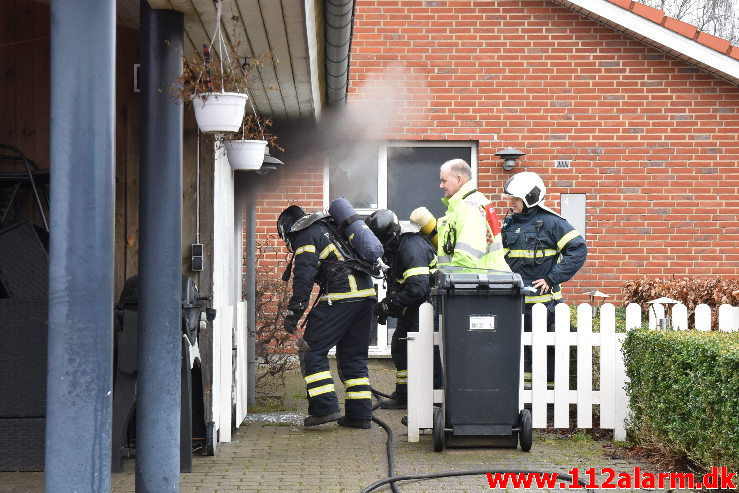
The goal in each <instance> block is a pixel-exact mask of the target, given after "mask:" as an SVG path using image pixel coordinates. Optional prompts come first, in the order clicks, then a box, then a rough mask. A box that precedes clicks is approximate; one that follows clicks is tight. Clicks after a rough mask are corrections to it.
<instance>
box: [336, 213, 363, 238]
mask: <svg viewBox="0 0 739 493" xmlns="http://www.w3.org/2000/svg"><path fill="white" fill-rule="evenodd" d="M356 221H362V216H360V215H359V214H352V215H351V216H349V217H347V218H346V219H344V221H343V222H342V223H341V224H339V233H341V234H342V236H343V235H344V230H346V228H348V227H349V226H350V225H351V224H353V223H354V222H356Z"/></svg>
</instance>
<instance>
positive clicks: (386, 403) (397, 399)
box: [380, 393, 408, 409]
mask: <svg viewBox="0 0 739 493" xmlns="http://www.w3.org/2000/svg"><path fill="white" fill-rule="evenodd" d="M406 407H408V399H406V398H403V397H401V396H399V395H398V394H397V393H393V395H391V396H390V399H383V400H382V401H380V408H382V409H405V408H406Z"/></svg>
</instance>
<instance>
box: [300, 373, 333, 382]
mask: <svg viewBox="0 0 739 493" xmlns="http://www.w3.org/2000/svg"><path fill="white" fill-rule="evenodd" d="M327 378H331V372H330V371H319V372H318V373H312V374H310V375H306V376H305V383H313V382H317V381H318V380H325V379H327Z"/></svg>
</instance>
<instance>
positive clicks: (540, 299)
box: [524, 291, 562, 303]
mask: <svg viewBox="0 0 739 493" xmlns="http://www.w3.org/2000/svg"><path fill="white" fill-rule="evenodd" d="M561 299H562V291H557V292H556V293H547V294H540V295H537V296H526V297H524V301H525V302H526V303H546V302H548V301H552V300H561Z"/></svg>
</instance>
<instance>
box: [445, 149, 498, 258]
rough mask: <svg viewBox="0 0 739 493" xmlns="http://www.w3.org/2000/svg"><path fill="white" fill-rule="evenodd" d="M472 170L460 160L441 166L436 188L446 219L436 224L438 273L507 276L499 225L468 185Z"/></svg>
mask: <svg viewBox="0 0 739 493" xmlns="http://www.w3.org/2000/svg"><path fill="white" fill-rule="evenodd" d="M471 180H472V169H471V168H470V165H469V164H467V162H466V161H464V160H462V159H452V160H451V161H447V162H445V163H444V164H443V165H441V169H440V173H439V181H440V183H439V188H441V189H442V190H444V198H443V199H441V201H442V202H443V203H444V205H446V206H447V211H446V215H444V217H442V218H440V219H439V220H438V221H437V223H436V228H437V231H438V256H439V263H438V267H439V269H443V270H445V271H461V272H477V271H479V270H481V269H486V270H497V271H503V272H510V271H511V269H510V268H509V267H508V264H507V263H506V261H505V258H504V257H503V243H502V240H501V233H500V222H499V221H498V218H497V215H496V214H495V211H494V210H493V209H492V205H491V204H490V201H489V200H488V199H487V197H485V196H484V195H483V194H482V193H480V192H478V191H477V189H476V188H475V186H474V183H472V181H471Z"/></svg>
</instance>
